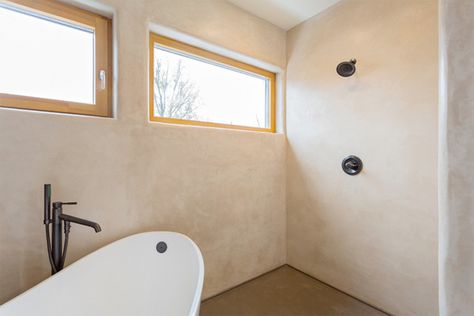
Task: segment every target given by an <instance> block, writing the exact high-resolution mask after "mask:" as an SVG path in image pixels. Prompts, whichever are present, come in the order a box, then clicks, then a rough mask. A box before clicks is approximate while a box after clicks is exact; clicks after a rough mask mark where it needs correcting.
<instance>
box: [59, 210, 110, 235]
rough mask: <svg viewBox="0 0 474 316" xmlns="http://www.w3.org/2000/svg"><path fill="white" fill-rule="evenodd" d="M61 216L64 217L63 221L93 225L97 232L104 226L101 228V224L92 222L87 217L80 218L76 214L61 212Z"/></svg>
mask: <svg viewBox="0 0 474 316" xmlns="http://www.w3.org/2000/svg"><path fill="white" fill-rule="evenodd" d="M59 218H60V219H62V220H63V221H65V222H71V223H75V224H79V225H83V226H89V227H92V228H93V229H94V230H95V232H96V233H98V232H100V231H101V230H102V228H100V225H99V224H97V223H95V222H92V221H88V220H86V219H82V218H79V217H75V216H71V215H67V214H61V215H59Z"/></svg>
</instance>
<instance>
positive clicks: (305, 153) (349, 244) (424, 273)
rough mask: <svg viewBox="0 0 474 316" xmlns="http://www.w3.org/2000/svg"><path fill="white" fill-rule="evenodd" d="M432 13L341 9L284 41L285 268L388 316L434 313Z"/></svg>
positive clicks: (381, 6) (427, 7)
mask: <svg viewBox="0 0 474 316" xmlns="http://www.w3.org/2000/svg"><path fill="white" fill-rule="evenodd" d="M437 12H438V10H437V1H435V0H417V1H412V0H399V1H393V0H346V1H342V2H341V3H340V4H338V5H336V6H334V7H332V8H330V9H329V10H328V11H325V12H324V13H322V14H320V15H318V16H315V17H313V18H311V19H310V20H308V21H306V22H304V23H302V24H301V25H299V26H297V27H295V28H294V29H292V30H290V31H289V34H288V39H287V45H288V50H287V52H288V53H287V59H288V64H287V132H288V143H289V146H288V170H287V174H288V202H287V203H288V263H289V264H290V265H292V266H294V267H296V268H298V269H301V270H303V271H305V272H307V273H309V274H311V275H312V276H314V277H316V278H318V279H320V280H322V281H324V282H327V283H329V284H331V285H333V286H335V287H337V288H338V289H341V290H343V291H346V292H348V293H350V294H352V295H354V296H356V297H358V298H360V299H362V300H364V301H366V302H369V303H371V304H373V305H375V306H377V307H379V308H381V309H383V310H385V311H387V312H389V313H392V314H396V315H436V314H437V309H438V302H437V140H438V136H437V135H438V129H437V126H438V125H437V111H438V100H437V95H438V92H437V87H438V84H437V83H438V73H437V69H438V53H437V52H438V46H437V43H438V32H437V29H438V27H437V14H438V13H437ZM350 58H357V73H356V74H355V75H354V76H353V77H350V78H342V77H339V76H338V75H337V74H336V71H335V68H336V66H337V64H338V63H339V62H341V61H344V60H349V59H350ZM351 154H354V155H357V156H359V157H360V158H361V159H362V160H363V162H364V164H365V169H364V171H363V172H362V173H361V174H360V175H358V176H356V177H351V176H348V175H346V174H344V173H343V171H342V169H341V161H342V159H343V158H344V157H345V156H348V155H351Z"/></svg>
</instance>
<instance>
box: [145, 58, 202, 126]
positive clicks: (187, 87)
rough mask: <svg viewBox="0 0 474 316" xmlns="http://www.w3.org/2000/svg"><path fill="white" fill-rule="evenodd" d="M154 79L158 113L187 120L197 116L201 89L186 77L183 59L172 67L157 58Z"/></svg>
mask: <svg viewBox="0 0 474 316" xmlns="http://www.w3.org/2000/svg"><path fill="white" fill-rule="evenodd" d="M173 68H174V69H173ZM154 79H155V85H154V90H155V91H154V92H155V93H154V103H155V113H156V114H158V115H159V116H162V117H170V118H178V119H186V120H192V119H196V118H197V114H196V110H197V108H198V104H199V91H198V89H197V88H196V86H195V85H194V83H193V82H192V81H191V80H189V79H188V78H186V75H185V69H184V66H183V65H182V63H181V61H179V62H178V64H177V66H176V67H172V66H170V64H169V63H163V62H161V61H160V60H157V62H156V65H155V73H154Z"/></svg>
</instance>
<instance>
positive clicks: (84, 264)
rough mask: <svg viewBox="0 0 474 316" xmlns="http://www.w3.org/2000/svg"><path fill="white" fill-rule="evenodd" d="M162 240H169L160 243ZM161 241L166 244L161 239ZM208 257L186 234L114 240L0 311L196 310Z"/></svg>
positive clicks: (17, 314)
mask: <svg viewBox="0 0 474 316" xmlns="http://www.w3.org/2000/svg"><path fill="white" fill-rule="evenodd" d="M159 242H164V243H166V245H167V249H166V251H165V252H162V253H160V252H158V249H157V248H159V250H160V251H163V249H164V247H157V244H158V243H159ZM160 246H163V244H162V243H161V244H160ZM203 280H204V263H203V259H202V255H201V252H200V251H199V248H198V247H197V246H196V244H195V243H194V242H193V241H192V240H191V239H189V238H188V237H186V236H185V235H182V234H178V233H172V232H150V233H143V234H137V235H133V236H129V237H126V238H123V239H121V240H118V241H116V242H114V243H111V244H109V245H107V246H105V247H103V248H101V249H99V250H97V251H95V252H93V253H92V254H90V255H88V256H86V257H84V258H82V259H80V260H79V261H77V262H75V263H73V264H71V265H70V266H68V267H67V268H65V269H64V270H62V271H61V272H59V273H57V274H55V275H54V276H52V277H50V278H48V279H46V280H45V281H43V282H41V283H40V284H38V285H36V286H35V287H33V288H31V289H30V290H28V291H26V292H25V293H23V294H21V295H19V296H17V297H16V298H14V299H12V300H11V301H9V302H7V303H5V304H4V305H2V306H0V316H160V315H161V316H175V315H176V316H181V315H182V316H184V315H186V316H188V315H189V316H197V315H199V306H200V299H201V291H202V286H203Z"/></svg>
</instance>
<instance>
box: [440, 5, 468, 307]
mask: <svg viewBox="0 0 474 316" xmlns="http://www.w3.org/2000/svg"><path fill="white" fill-rule="evenodd" d="M440 9H441V15H440V17H441V21H440V25H441V28H440V31H441V41H440V48H441V72H440V79H441V80H440V91H441V93H440V113H441V115H440V151H439V152H440V168H439V169H440V188H439V193H440V194H439V195H440V210H439V211H440V212H439V219H440V220H439V238H440V249H439V270H440V280H439V281H440V286H439V287H440V315H443V316H451V315H472V314H473V313H474V300H473V293H474V273H473V267H474V228H473V227H474V212H473V210H474V193H473V188H474V177H473V176H472V172H471V171H470V166H471V163H472V157H473V155H474V138H473V134H474V72H473V70H474V57H473V55H474V37H473V33H472V32H473V29H474V20H473V16H474V2H473V1H471V0H441V1H440Z"/></svg>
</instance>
